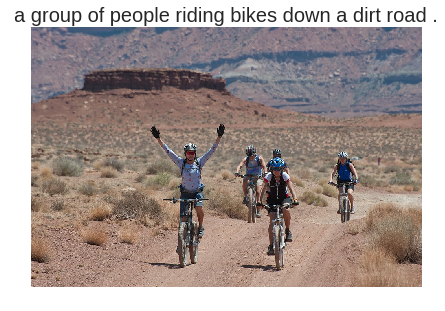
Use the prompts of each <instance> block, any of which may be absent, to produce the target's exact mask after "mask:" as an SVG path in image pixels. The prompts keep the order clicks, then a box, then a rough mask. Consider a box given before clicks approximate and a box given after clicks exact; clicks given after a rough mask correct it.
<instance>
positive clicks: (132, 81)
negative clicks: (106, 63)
mask: <svg viewBox="0 0 445 311" xmlns="http://www.w3.org/2000/svg"><path fill="white" fill-rule="evenodd" d="M164 86H172V87H176V88H179V89H184V90H186V89H195V90H196V89H199V88H208V89H213V90H218V91H225V90H226V81H225V80H224V79H222V78H218V79H214V78H213V77H212V76H211V75H210V74H208V73H201V72H197V71H192V70H184V69H119V70H97V71H93V72H91V73H90V74H88V75H86V76H85V80H84V86H83V90H86V91H93V92H97V91H103V90H111V89H120V88H127V89H136V90H162V88H163V87H164Z"/></svg>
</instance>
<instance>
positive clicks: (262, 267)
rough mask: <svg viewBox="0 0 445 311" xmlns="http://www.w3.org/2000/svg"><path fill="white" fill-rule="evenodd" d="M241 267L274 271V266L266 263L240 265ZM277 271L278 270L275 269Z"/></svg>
mask: <svg viewBox="0 0 445 311" xmlns="http://www.w3.org/2000/svg"><path fill="white" fill-rule="evenodd" d="M241 267H243V268H247V269H261V270H263V271H271V270H272V271H275V266H272V265H267V266H261V265H242V266H241ZM277 271H278V270H277Z"/></svg>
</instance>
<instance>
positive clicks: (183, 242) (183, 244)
mask: <svg viewBox="0 0 445 311" xmlns="http://www.w3.org/2000/svg"><path fill="white" fill-rule="evenodd" d="M187 253H188V247H187V223H185V222H181V223H180V225H179V229H178V255H179V265H180V266H181V268H184V267H185V266H186V265H187Z"/></svg>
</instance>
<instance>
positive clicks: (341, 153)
mask: <svg viewBox="0 0 445 311" xmlns="http://www.w3.org/2000/svg"><path fill="white" fill-rule="evenodd" d="M338 157H339V158H348V153H347V152H346V151H340V152H339V153H338Z"/></svg>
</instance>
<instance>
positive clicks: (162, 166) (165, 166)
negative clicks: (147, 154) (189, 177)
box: [146, 159, 181, 176]
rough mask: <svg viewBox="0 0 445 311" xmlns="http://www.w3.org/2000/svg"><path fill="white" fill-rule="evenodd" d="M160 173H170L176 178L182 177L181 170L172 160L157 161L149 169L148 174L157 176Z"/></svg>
mask: <svg viewBox="0 0 445 311" xmlns="http://www.w3.org/2000/svg"><path fill="white" fill-rule="evenodd" d="M159 173H169V174H171V175H175V176H180V175H181V172H180V170H179V168H178V167H177V166H176V165H175V164H174V163H173V162H172V161H171V160H170V159H163V160H159V161H156V162H155V163H151V164H150V165H149V166H148V167H147V170H146V174H148V175H156V174H159Z"/></svg>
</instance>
